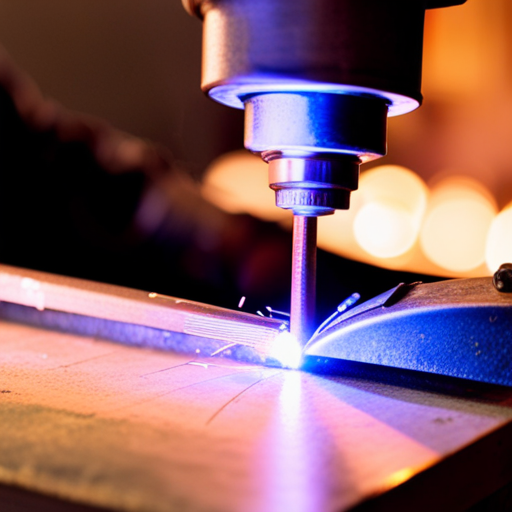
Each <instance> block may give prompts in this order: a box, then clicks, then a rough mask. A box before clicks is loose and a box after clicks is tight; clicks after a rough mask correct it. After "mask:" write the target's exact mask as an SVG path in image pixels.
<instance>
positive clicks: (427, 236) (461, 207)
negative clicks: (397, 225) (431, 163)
mask: <svg viewBox="0 0 512 512" xmlns="http://www.w3.org/2000/svg"><path fill="white" fill-rule="evenodd" d="M496 213H497V208H496V204H495V202H494V200H493V199H492V196H490V194H489V193H488V191H487V190H486V189H485V188H484V187H483V186H482V185H481V184H480V183H478V182H476V181H475V180H473V179H471V178H467V177H461V176H454V177H451V178H446V179H444V180H442V181H440V182H439V183H438V184H437V185H436V186H435V187H434V188H433V190H432V192H431V199H430V202H429V206H428V212H427V215H426V218H425V222H424V224H423V228H422V230H421V235H420V241H421V247H422V249H423V251H424V253H425V255H426V256H427V257H428V258H429V259H431V260H432V261H433V262H434V263H435V264H437V265H439V267H441V268H443V269H445V270H447V271H451V272H456V273H457V272H466V271H470V270H472V269H475V268H477V267H479V266H481V265H482V264H483V263H484V261H485V244H486V239H487V233H488V231H489V228H490V227H491V223H492V221H493V219H494V217H495V215H496Z"/></svg>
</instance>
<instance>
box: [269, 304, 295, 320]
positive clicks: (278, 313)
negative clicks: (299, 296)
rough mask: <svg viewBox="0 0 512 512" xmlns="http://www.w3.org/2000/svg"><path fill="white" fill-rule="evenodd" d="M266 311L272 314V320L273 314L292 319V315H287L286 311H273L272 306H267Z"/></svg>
mask: <svg viewBox="0 0 512 512" xmlns="http://www.w3.org/2000/svg"><path fill="white" fill-rule="evenodd" d="M266 309H267V311H268V312H269V313H270V317H271V318H272V313H275V314H276V315H281V316H285V317H287V318H290V313H286V311H279V310H278V309H273V308H271V307H270V306H267V307H266Z"/></svg>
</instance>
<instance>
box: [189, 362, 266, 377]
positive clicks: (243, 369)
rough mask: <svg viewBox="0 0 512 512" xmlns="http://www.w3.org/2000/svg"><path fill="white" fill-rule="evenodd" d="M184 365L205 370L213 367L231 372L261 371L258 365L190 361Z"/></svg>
mask: <svg viewBox="0 0 512 512" xmlns="http://www.w3.org/2000/svg"><path fill="white" fill-rule="evenodd" d="M186 364H189V365H191V366H200V367H201V368H204V369H205V370H207V369H208V368H209V367H210V366H213V367H215V368H231V369H232V370H237V371H239V372H249V371H252V370H262V369H263V368H262V367H261V366H260V365H254V366H233V365H232V364H217V363H201V362H199V361H190V362H189V363H186ZM233 375H234V374H233Z"/></svg>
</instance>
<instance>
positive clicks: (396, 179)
mask: <svg viewBox="0 0 512 512" xmlns="http://www.w3.org/2000/svg"><path fill="white" fill-rule="evenodd" d="M359 187H360V190H361V192H360V194H361V196H362V197H361V201H362V204H361V206H360V207H359V210H358V211H357V213H356V215H355V218H354V226H353V229H354V233H355V238H356V240H357V242H358V243H359V245H360V246H361V247H362V248H363V249H364V250H365V251H366V252H368V253H369V254H371V255H373V256H376V257H378V258H392V257H395V256H400V255H402V254H404V253H405V252H407V251H408V250H410V249H411V247H412V246H413V245H414V243H415V241H416V239H417V237H418V234H419V230H420V226H421V221H422V219H423V215H424V213H425V208H426V204H427V193H428V189H427V187H426V185H425V183H423V180H422V179H421V178H419V177H418V176H417V175H416V174H414V173H413V172H412V171H410V170H409V169H406V168H405V167H400V166H397V165H384V166H380V167H375V168H374V169H371V170H370V171H367V172H365V173H363V174H362V175H361V181H360V185H359Z"/></svg>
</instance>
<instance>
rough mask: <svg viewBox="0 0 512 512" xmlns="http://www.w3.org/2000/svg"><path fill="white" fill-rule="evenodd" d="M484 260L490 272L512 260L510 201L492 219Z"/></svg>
mask: <svg viewBox="0 0 512 512" xmlns="http://www.w3.org/2000/svg"><path fill="white" fill-rule="evenodd" d="M485 261H486V263H487V267H488V268H489V270H490V271H491V272H493V273H494V272H496V270H498V268H499V267H500V265H501V264H503V263H509V262H512V203H510V204H509V205H507V207H506V208H504V209H503V210H502V211H501V212H500V213H499V214H498V215H497V216H496V217H495V218H494V220H493V221H492V223H491V227H490V229H489V234H488V236H487V243H486V247H485Z"/></svg>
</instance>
